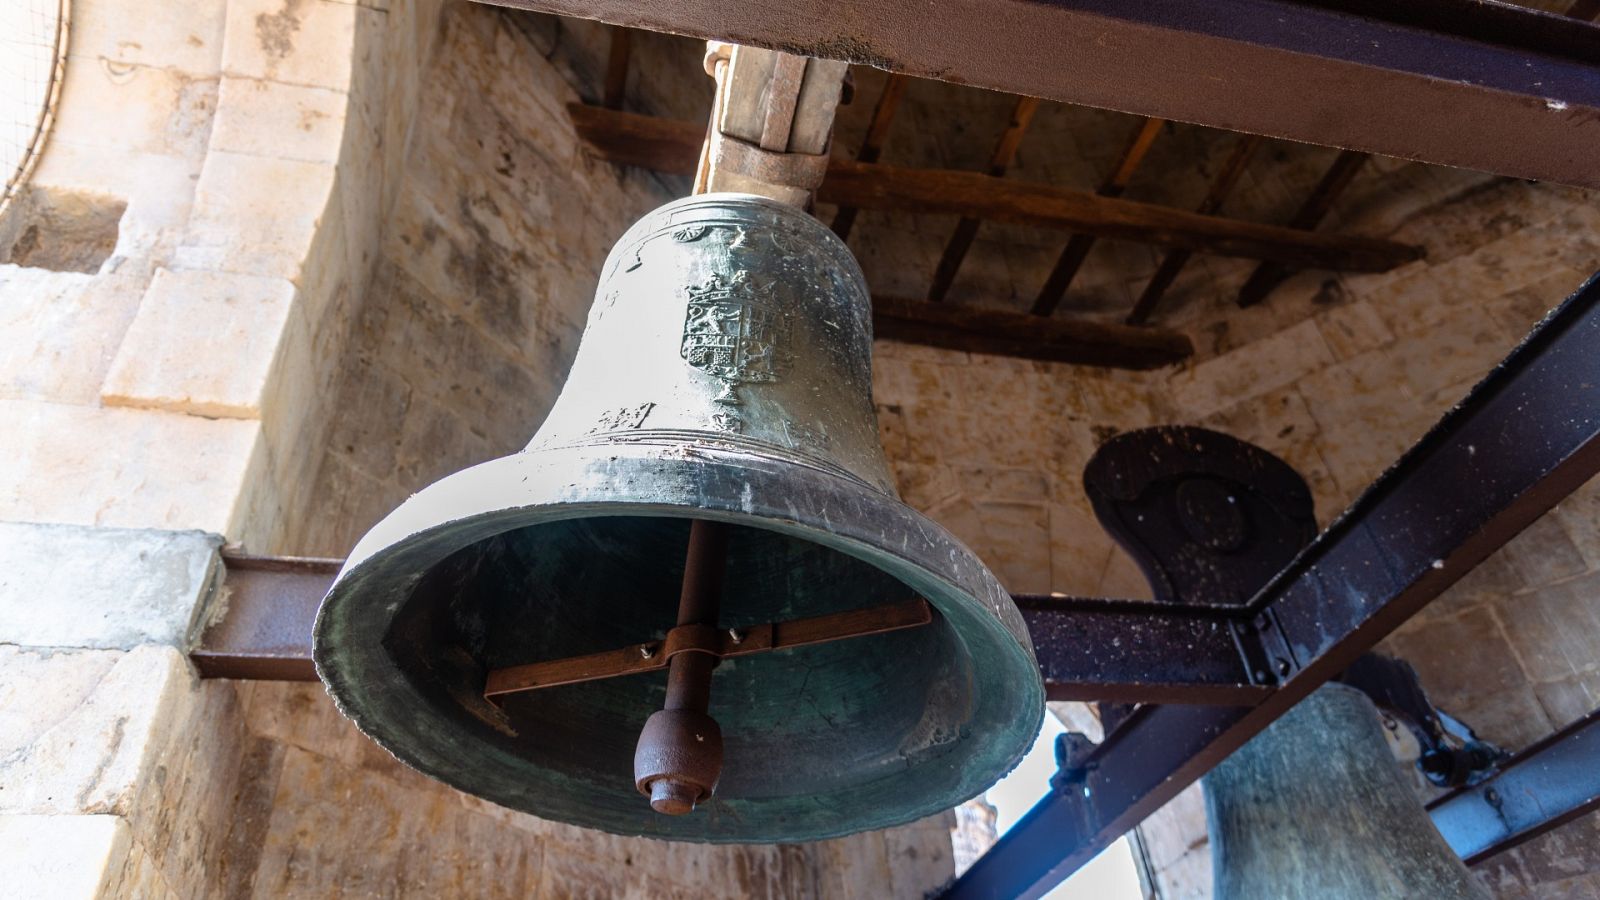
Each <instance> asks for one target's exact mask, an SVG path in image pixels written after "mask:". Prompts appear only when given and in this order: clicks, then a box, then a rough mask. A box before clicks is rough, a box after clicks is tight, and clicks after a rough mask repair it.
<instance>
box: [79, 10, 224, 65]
mask: <svg viewBox="0 0 1600 900" xmlns="http://www.w3.org/2000/svg"><path fill="white" fill-rule="evenodd" d="M225 9H226V5H225V4H221V3H185V4H160V5H158V6H148V7H140V9H139V12H140V14H139V15H125V14H121V13H125V12H126V11H127V7H126V6H125V5H123V4H120V3H107V2H101V3H85V4H83V5H82V6H77V7H74V8H73V10H72V44H71V47H70V52H71V53H72V55H73V56H76V57H82V58H84V59H86V60H95V61H98V62H99V63H100V64H101V65H104V66H106V67H107V68H108V69H110V68H112V67H117V66H130V65H143V66H156V67H160V68H165V69H172V70H176V71H179V72H184V73H187V74H191V75H211V74H215V73H216V71H217V67H218V65H219V64H220V63H221V61H222V24H223V13H224V11H225Z"/></svg>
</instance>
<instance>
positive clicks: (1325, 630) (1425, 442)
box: [945, 275, 1600, 900]
mask: <svg viewBox="0 0 1600 900" xmlns="http://www.w3.org/2000/svg"><path fill="white" fill-rule="evenodd" d="M1596 473H1600V275H1597V276H1596V277H1594V278H1591V279H1590V280H1589V281H1588V282H1587V283H1586V284H1585V285H1583V287H1581V288H1580V289H1579V290H1578V291H1577V293H1575V294H1573V295H1572V296H1571V297H1569V298H1568V299H1567V301H1566V302H1565V303H1563V304H1562V305H1561V306H1560V307H1559V308H1558V309H1556V310H1555V311H1554V312H1552V313H1551V314H1550V316H1549V317H1548V318H1546V319H1545V320H1544V321H1543V322H1541V323H1540V324H1539V325H1538V326H1537V327H1536V328H1535V329H1534V331H1533V332H1532V333H1531V334H1530V335H1529V336H1528V338H1527V339H1526V340H1524V341H1523V342H1522V344H1520V345H1519V346H1518V347H1517V348H1516V349H1515V350H1513V351H1512V352H1511V355H1510V356H1508V357H1506V359H1505V361H1504V362H1502V363H1501V364H1500V365H1499V366H1498V367H1497V368H1496V369H1495V370H1494V371H1492V372H1491V373H1489V375H1488V376H1487V377H1486V378H1485V379H1484V380H1483V381H1482V382H1481V383H1480V384H1479V385H1478V386H1477V387H1475V388H1474V389H1473V390H1472V392H1471V393H1470V394H1469V395H1468V396H1467V397H1466V398H1465V399H1464V400H1463V401H1462V402H1461V403H1460V404H1459V405H1458V406H1456V407H1455V408H1454V409H1452V410H1451V411H1450V412H1448V413H1446V414H1445V416H1444V418H1442V419H1441V420H1440V421H1439V423H1438V424H1437V425H1435V426H1434V428H1433V429H1432V430H1431V431H1429V432H1428V433H1427V434H1426V435H1425V436H1423V438H1422V440H1421V441H1419V442H1418V443H1417V445H1416V446H1414V447H1413V448H1411V450H1409V451H1408V452H1407V453H1406V454H1405V455H1404V456H1402V457H1401V458H1400V460H1399V461H1398V462H1397V463H1396V464H1395V465H1394V466H1393V467H1391V468H1390V469H1389V470H1388V471H1386V472H1384V474H1383V475H1381V476H1380V477H1379V478H1378V480H1377V481H1375V482H1374V483H1373V485H1372V486H1371V487H1370V488H1368V489H1367V491H1366V492H1365V493H1364V494H1362V496H1361V497H1360V498H1359V499H1358V500H1356V502H1355V503H1354V504H1353V505H1352V506H1351V507H1350V509H1349V510H1348V511H1346V512H1345V514H1344V515H1343V516H1341V517H1340V518H1339V519H1338V520H1337V521H1336V522H1335V523H1334V524H1333V525H1332V526H1331V527H1330V528H1329V529H1328V530H1327V531H1326V532H1324V533H1323V534H1322V535H1321V536H1319V537H1318V538H1317V539H1316V540H1315V541H1313V542H1312V544H1311V545H1310V546H1309V547H1307V548H1306V549H1305V551H1303V552H1302V553H1301V554H1300V555H1299V556H1297V557H1296V558H1295V560H1294V562H1292V563H1290V564H1289V566H1287V567H1286V568H1285V569H1284V570H1283V571H1282V572H1280V573H1279V574H1278V575H1276V576H1275V577H1274V578H1273V579H1272V580H1271V581H1270V582H1268V584H1267V585H1266V587H1264V588H1263V589H1262V590H1261V592H1260V593H1258V594H1257V595H1256V597H1255V598H1253V599H1252V600H1251V602H1250V604H1249V605H1248V607H1247V609H1248V610H1249V612H1250V613H1251V615H1253V616H1254V617H1255V618H1253V619H1252V620H1250V622H1249V623H1240V624H1236V625H1235V628H1236V629H1239V630H1241V631H1243V630H1246V629H1248V630H1249V631H1250V632H1251V634H1250V637H1249V640H1250V646H1253V647H1255V648H1259V649H1260V650H1261V651H1264V653H1265V654H1266V657H1265V658H1266V660H1267V661H1268V662H1269V666H1268V667H1267V668H1266V669H1265V670H1264V672H1263V674H1264V675H1266V676H1268V677H1273V678H1275V679H1277V680H1278V685H1277V689H1276V690H1274V691H1272V692H1271V693H1269V694H1267V696H1266V697H1265V699H1263V700H1262V701H1261V702H1260V703H1259V704H1257V705H1255V706H1248V707H1232V708H1230V707H1216V706H1196V705H1188V706H1180V705H1164V706H1146V707H1141V708H1140V709H1139V710H1138V711H1136V712H1135V713H1134V714H1133V716H1131V717H1130V718H1129V720H1128V721H1127V722H1125V723H1124V724H1123V725H1122V726H1121V727H1120V728H1118V729H1116V730H1115V731H1114V732H1112V733H1111V734H1110V735H1108V736H1107V739H1106V740H1105V741H1104V742H1103V743H1101V744H1100V745H1099V746H1098V747H1095V748H1094V749H1093V750H1091V751H1090V752H1089V753H1087V754H1085V755H1084V756H1083V758H1082V759H1079V760H1074V764H1073V766H1072V767H1071V769H1070V770H1068V771H1063V772H1062V773H1060V774H1059V775H1058V776H1057V779H1056V781H1055V782H1053V786H1054V787H1053V790H1052V791H1051V792H1050V793H1049V794H1047V795H1046V796H1045V798H1044V799H1043V800H1041V801H1040V802H1039V803H1038V804H1037V805H1036V806H1035V807H1034V808H1033V810H1032V811H1030V812H1029V813H1028V815H1027V816H1026V817H1025V818H1024V819H1023V820H1022V821H1021V822H1019V823H1018V824H1017V825H1016V826H1014V827H1013V828H1012V829H1011V831H1010V832H1008V833H1007V834H1006V836H1005V837H1003V838H1001V839H1000V842H999V843H997V844H996V845H995V846H994V847H993V848H992V849H991V850H990V851H989V852H988V853H986V854H984V856H982V857H981V858H979V860H978V861H977V862H976V863H975V864H974V865H973V866H972V868H971V869H969V870H968V871H967V872H966V874H964V875H963V876H962V877H961V878H960V879H959V880H957V881H956V883H955V884H954V885H953V886H952V887H951V888H950V890H949V891H948V892H947V893H946V895H945V896H947V897H950V898H958V900H965V898H1011V897H1037V896H1040V895H1042V894H1043V893H1045V892H1046V891H1048V890H1049V889H1050V888H1051V887H1053V886H1054V885H1056V884H1057V883H1059V882H1060V881H1061V880H1062V879H1064V878H1066V877H1067V876H1068V875H1070V874H1072V872H1074V871H1076V870H1077V869H1078V868H1079V867H1080V866H1082V865H1083V864H1084V863H1086V862H1088V861H1089V860H1090V859H1092V858H1093V857H1094V856H1095V854H1097V853H1099V852H1100V851H1101V850H1103V849H1104V848H1105V847H1106V846H1107V845H1109V844H1110V843H1111V842H1112V841H1114V840H1116V839H1117V837H1119V836H1120V835H1122V834H1123V833H1125V832H1126V831H1127V830H1128V829H1130V828H1132V827H1133V826H1135V825H1137V824H1138V823H1139V822H1140V821H1142V820H1143V819H1144V818H1145V817H1146V816H1148V815H1150V814H1151V813H1153V812H1155V811H1156V810H1157V809H1159V808H1160V807H1161V806H1162V805H1163V804H1165V803H1166V802H1167V801H1169V800H1171V799H1172V798H1173V797H1175V796H1177V794H1178V793H1179V792H1180V791H1182V790H1183V789H1184V788H1185V787H1187V786H1188V785H1190V784H1192V783H1194V782H1195V781H1196V780H1198V779H1199V778H1200V777H1201V776H1202V775H1204V774H1205V773H1206V772H1207V771H1209V770H1210V769H1211V768H1212V767H1213V766H1215V765H1216V764H1217V763H1219V762H1221V761H1222V760H1223V759H1225V758H1226V757H1227V756H1228V754H1230V753H1232V752H1233V751H1234V750H1236V749H1238V748H1239V747H1242V746H1244V744H1245V743H1246V742H1247V741H1249V740H1250V739H1251V738H1252V737H1254V736H1255V735H1256V734H1259V733H1260V732H1261V731H1262V730H1263V729H1265V728H1266V727H1267V726H1268V725H1270V724H1271V723H1272V722H1273V721H1274V720H1275V719H1277V718H1278V717H1279V716H1281V715H1283V714H1284V713H1285V712H1287V711H1288V710H1289V709H1290V708H1291V707H1292V706H1293V705H1294V704H1295V703H1298V702H1299V701H1300V700H1301V699H1302V698H1304V697H1306V696H1308V695H1309V694H1310V693H1311V692H1312V691H1314V690H1316V689H1317V688H1318V687H1320V686H1321V685H1322V684H1323V683H1324V682H1326V681H1328V680H1330V679H1331V678H1333V677H1335V676H1336V675H1338V674H1339V673H1340V672H1342V671H1344V670H1345V669H1347V668H1348V667H1349V666H1350V664H1351V663H1353V662H1354V661H1355V660H1356V658H1357V657H1359V656H1360V655H1361V654H1362V653H1364V652H1366V651H1367V650H1369V649H1371V648H1372V647H1373V646H1374V645H1376V644H1377V643H1378V642H1379V641H1381V640H1382V639H1383V638H1384V637H1385V636H1387V635H1388V634H1389V633H1390V632H1392V631H1393V630H1394V629H1395V628H1396V627H1398V626H1399V625H1400V624H1401V623H1402V622H1404V621H1405V620H1406V619H1408V618H1410V617H1411V616H1413V615H1415V614H1416V613H1417V612H1418V611H1419V610H1420V609H1422V607H1423V606H1425V605H1426V604H1427V603H1428V602H1429V601H1430V600H1432V599H1433V598H1434V597H1437V596H1438V595H1439V594H1440V593H1442V592H1443V591H1445V590H1446V589H1447V588H1449V587H1450V586H1451V585H1452V584H1454V583H1455V582H1456V581H1457V580H1458V579H1460V578H1461V577H1462V576H1463V575H1465V574H1466V573H1467V572H1469V571H1471V570H1472V568H1473V567H1475V566H1476V565H1477V564H1478V563H1480V562H1482V561H1483V559H1484V558H1485V557H1487V556H1488V555H1489V554H1491V553H1493V552H1494V551H1495V550H1497V549H1498V548H1500V547H1502V546H1504V545H1505V544H1506V542H1508V541H1510V540H1511V539H1512V538H1513V537H1515V536H1516V535H1517V534H1518V533H1519V532H1521V531H1522V529H1523V528H1525V527H1527V526H1528V525H1530V524H1531V523H1533V522H1534V521H1535V520H1536V519H1538V518H1539V517H1540V516H1541V515H1543V514H1544V513H1546V512H1547V511H1549V510H1550V508H1551V507H1553V506H1555V504H1556V503H1558V502H1560V501H1561V500H1562V499H1563V498H1565V497H1566V496H1567V495H1568V494H1570V493H1572V492H1573V491H1574V490H1576V489H1577V488H1579V487H1580V486H1582V485H1583V484H1584V483H1585V482H1587V481H1588V480H1589V479H1590V478H1591V477H1593V476H1594V475H1595V474H1596Z"/></svg>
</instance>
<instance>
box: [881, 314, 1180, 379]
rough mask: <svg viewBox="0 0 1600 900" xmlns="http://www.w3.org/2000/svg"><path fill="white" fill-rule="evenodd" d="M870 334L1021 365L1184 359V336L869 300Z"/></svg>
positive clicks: (1120, 365) (1117, 365)
mask: <svg viewBox="0 0 1600 900" xmlns="http://www.w3.org/2000/svg"><path fill="white" fill-rule="evenodd" d="M872 328H873V333H874V334H875V335H876V336H877V337H880V338H887V339H889V340H896V341H905V342H907V343H913V344H924V345H927V346H932V347H942V348H944V349H946V350H963V351H966V352H968V353H992V354H996V355H1000V356H1015V357H1021V358H1023V359H1038V360H1046V361H1050V362H1065V363H1075V364H1077V365H1084V366H1101V367H1105V368H1114V369H1156V368H1160V367H1161V366H1166V365H1171V364H1173V363H1177V362H1181V361H1183V360H1184V359H1187V358H1188V357H1189V356H1190V355H1192V354H1193V353H1194V346H1193V344H1191V343H1190V341H1189V338H1188V336H1187V335H1185V334H1183V333H1182V332H1178V331H1171V330H1168V329H1165V328H1134V327H1132V326H1128V325H1121V324H1117V323H1108V322H1092V321H1088V320H1083V319H1067V318H1049V319H1041V318H1040V317H1038V316H1035V315H1030V314H1028V313H1017V312H1005V311H1001V310H992V309H979V308H976V307H971V306H959V305H955V304H949V303H928V302H926V301H923V300H909V299H901V298H896V297H873V298H872Z"/></svg>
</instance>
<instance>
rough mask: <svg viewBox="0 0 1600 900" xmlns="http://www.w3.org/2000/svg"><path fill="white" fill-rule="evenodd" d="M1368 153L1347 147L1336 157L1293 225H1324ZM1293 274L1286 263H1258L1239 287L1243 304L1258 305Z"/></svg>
mask: <svg viewBox="0 0 1600 900" xmlns="http://www.w3.org/2000/svg"><path fill="white" fill-rule="evenodd" d="M1368 156H1369V154H1366V153H1361V152H1358V151H1355V150H1346V151H1344V152H1342V153H1340V154H1339V155H1338V156H1336V157H1334V159H1333V164H1332V165H1330V166H1328V171H1327V172H1326V173H1325V174H1324V175H1323V176H1322V180H1321V181H1319V182H1317V186H1316V187H1314V188H1312V189H1311V193H1310V195H1308V196H1307V197H1306V199H1305V202H1304V203H1302V204H1301V205H1300V208H1299V209H1298V210H1296V211H1295V214H1294V217H1293V218H1291V219H1290V220H1289V227H1290V228H1300V229H1304V230H1306V231H1310V230H1311V229H1313V228H1316V227H1317V226H1318V225H1320V224H1322V219H1323V217H1325V216H1327V214H1328V211H1329V210H1331V209H1332V208H1333V202H1334V201H1335V200H1337V199H1339V195H1340V194H1342V193H1344V189H1345V188H1347V187H1349V186H1350V182H1351V181H1354V180H1355V177H1356V173H1357V172H1359V171H1361V167H1362V166H1363V165H1365V164H1366V162H1367V158H1368ZM1292 274H1294V269H1293V267H1291V266H1288V265H1285V264H1284V263H1282V262H1275V261H1269V262H1264V263H1262V264H1261V265H1259V266H1256V269H1255V271H1254V272H1251V273H1250V277H1249V278H1248V279H1246V280H1245V283H1244V286H1243V287H1241V288H1239V300H1238V303H1239V305H1240V306H1255V305H1256V304H1257V303H1260V302H1261V301H1263V300H1265V299H1267V295H1268V294H1270V293H1272V290H1273V289H1274V288H1276V287H1277V286H1278V285H1280V284H1282V283H1283V282H1284V280H1285V279H1287V278H1288V277H1289V276H1290V275H1292Z"/></svg>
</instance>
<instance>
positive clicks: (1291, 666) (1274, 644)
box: [1232, 609, 1299, 688]
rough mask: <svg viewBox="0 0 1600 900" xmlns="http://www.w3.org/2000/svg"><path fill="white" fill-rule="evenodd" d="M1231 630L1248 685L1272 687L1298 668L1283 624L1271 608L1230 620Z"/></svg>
mask: <svg viewBox="0 0 1600 900" xmlns="http://www.w3.org/2000/svg"><path fill="white" fill-rule="evenodd" d="M1232 631H1233V643H1234V646H1236V647H1238V648H1239V658H1240V659H1242V660H1243V661H1244V666H1245V672H1247V673H1248V674H1249V676H1250V683H1251V684H1257V685H1261V686H1263V687H1269V688H1270V687H1276V686H1277V685H1278V684H1279V683H1281V682H1282V681H1284V680H1285V679H1287V678H1288V677H1289V676H1290V675H1293V674H1294V673H1295V670H1296V669H1298V668H1299V666H1298V665H1296V663H1295V658H1294V650H1293V649H1292V648H1290V646H1289V639H1288V637H1287V636H1285V635H1284V633H1283V626H1282V625H1280V624H1279V622H1278V617H1277V615H1276V614H1275V613H1274V612H1273V611H1272V610H1270V609H1267V610H1262V611H1261V612H1259V613H1257V614H1256V615H1255V616H1254V617H1253V618H1249V619H1236V620H1234V623H1233V629H1232Z"/></svg>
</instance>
